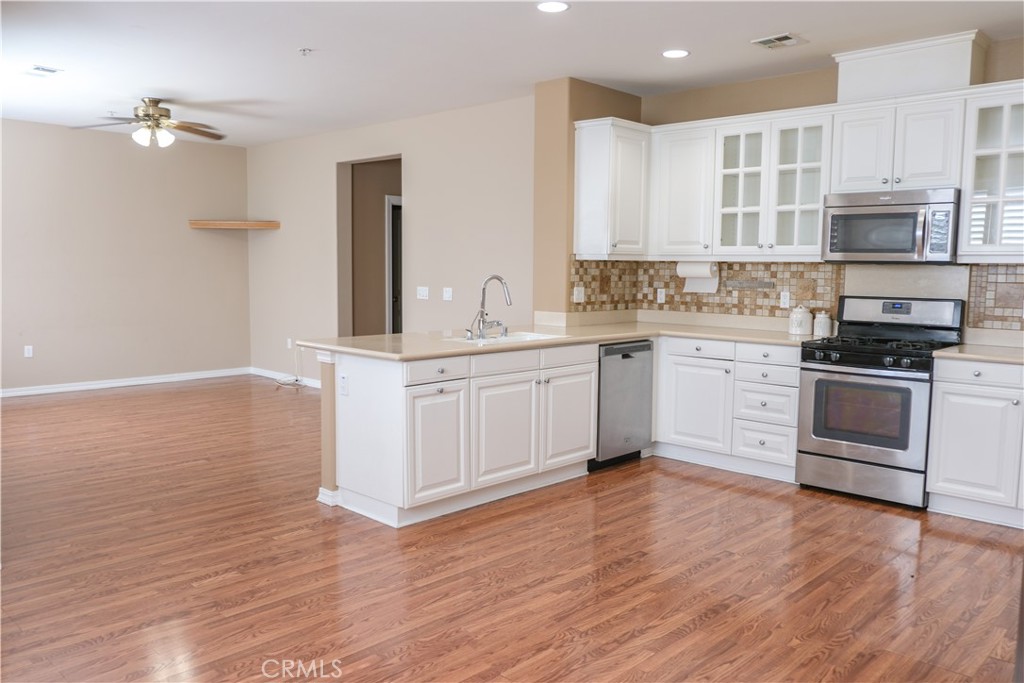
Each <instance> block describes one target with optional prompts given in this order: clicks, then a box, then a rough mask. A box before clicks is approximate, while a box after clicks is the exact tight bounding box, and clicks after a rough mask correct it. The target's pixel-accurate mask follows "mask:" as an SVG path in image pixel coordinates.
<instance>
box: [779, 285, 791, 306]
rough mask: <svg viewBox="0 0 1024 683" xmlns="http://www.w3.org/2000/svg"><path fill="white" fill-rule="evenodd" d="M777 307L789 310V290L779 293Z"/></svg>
mask: <svg viewBox="0 0 1024 683" xmlns="http://www.w3.org/2000/svg"><path fill="white" fill-rule="evenodd" d="M779 307H780V308H789V290H788V289H787V290H785V291H783V292H780V293H779Z"/></svg>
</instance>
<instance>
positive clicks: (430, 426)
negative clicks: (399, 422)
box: [405, 380, 470, 505]
mask: <svg viewBox="0 0 1024 683" xmlns="http://www.w3.org/2000/svg"><path fill="white" fill-rule="evenodd" d="M468 393H469V382H468V381H466V380H457V381H450V382H436V383H433V384H427V385H423V386H418V387H412V388H409V389H406V392H405V396H406V420H407V426H406V434H407V438H408V457H409V478H408V486H409V490H408V501H409V504H410V505H418V504H420V503H425V502H427V501H431V500H436V499H437V498H443V497H446V496H451V495H454V494H456V493H461V492H463V491H468V490H469V488H470V467H469V438H468V435H469V425H468V420H469V401H468V398H467V396H468Z"/></svg>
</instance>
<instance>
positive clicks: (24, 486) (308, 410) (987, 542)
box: [0, 377, 1024, 682]
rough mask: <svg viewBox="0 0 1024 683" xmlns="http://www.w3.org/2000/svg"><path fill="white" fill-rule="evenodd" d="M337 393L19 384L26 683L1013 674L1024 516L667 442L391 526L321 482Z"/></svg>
mask: <svg viewBox="0 0 1024 683" xmlns="http://www.w3.org/2000/svg"><path fill="white" fill-rule="evenodd" d="M318 403H319V397H318V395H317V392H316V391H315V390H309V389H304V390H302V391H301V392H296V391H294V390H291V389H278V388H277V387H276V385H275V384H274V383H273V382H272V381H270V380H266V379H262V378H256V377H243V378H229V379H220V380H204V381H197V382H189V383H181V384H171V385H159V386H150V387H135V388H127V389H116V390H108V391H92V392H81V393H76V394H57V395H50V396H41V397H25V398H14V399H7V400H4V402H3V405H2V420H3V422H2V430H3V431H2V439H3V441H2V447H3V460H2V465H3V471H2V514H3V518H2V541H3V555H2V560H3V567H2V601H0V608H2V669H0V672H2V677H3V679H4V680H5V681H9V682H10V681H158V680H159V681H163V680H170V681H231V680H256V681H261V680H262V681H266V680H278V681H284V680H298V679H316V678H317V677H318V676H319V678H320V680H335V679H338V680H346V681H385V680H397V681H428V680H430V681H455V680H472V681H506V682H507V681H611V680H640V681H682V680H718V681H781V680H796V681H818V680H830V681H831V680H845V681H883V680H884V681H969V680H976V681H1009V680H1011V678H1012V671H1013V653H1014V646H1015V642H1016V637H1017V615H1018V610H1019V608H1020V588H1021V563H1022V551H1024V539H1022V534H1021V532H1020V531H1017V530H1013V529H1007V528H1003V527H998V526H992V525H987V524H982V523H978V522H971V521H967V520H962V519H957V518H953V517H947V516H943V515H939V514H927V513H922V512H917V511H910V510H907V509H902V508H899V507H894V506H886V505H882V504H876V503H871V502H864V501H860V500H854V499H851V498H846V497H842V496H838V495H832V494H827V493H823V492H818V491H812V490H802V489H799V488H797V487H795V486H793V485H788V484H783V483H779V482H772V481H767V480H760V479H755V478H752V477H747V476H742V475H737V474H732V473H728V472H720V471H716V470H711V469H706V468H701V467H698V466H694V465H687V464H683V463H678V462H673V461H669V460H664V459H660V458H648V459H645V460H643V461H638V462H633V463H630V464H627V465H624V466H621V467H617V468H614V469H609V470H605V471H602V472H599V473H595V474H593V475H590V476H588V477H584V478H580V479H577V480H574V481H570V482H567V483H564V484H559V485H556V486H552V487H549V488H547V489H544V490H541V491H536V492H532V493H527V494H523V495H519V496H516V497H513V498H509V499H505V500H502V501H499V502H496V503H492V504H490V505H486V506H483V507H480V508H476V509H474V510H469V511H465V512H461V513H456V514H453V515H450V516H447V517H444V518H441V519H437V520H433V521H430V522H425V523H422V524H419V525H415V526H412V527H408V528H405V529H400V530H395V529H391V528H388V527H385V526H383V525H380V524H377V523H375V522H372V521H369V520H367V519H364V518H362V517H360V516H358V515H355V514H353V513H350V512H347V511H345V510H342V509H340V508H328V507H325V506H322V505H319V504H318V503H316V502H315V501H314V498H315V496H316V493H317V487H318V485H319V473H318V467H319V436H318V429H319V407H318ZM366 457H368V458H372V457H373V453H367V454H366ZM339 670H340V677H336V676H335V674H336V673H338V672H339Z"/></svg>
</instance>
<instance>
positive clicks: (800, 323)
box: [789, 306, 811, 334]
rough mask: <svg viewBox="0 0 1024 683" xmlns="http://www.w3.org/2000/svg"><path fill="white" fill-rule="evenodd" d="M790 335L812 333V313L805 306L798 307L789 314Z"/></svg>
mask: <svg viewBox="0 0 1024 683" xmlns="http://www.w3.org/2000/svg"><path fill="white" fill-rule="evenodd" d="M789 333H790V334H810V333H811V312H810V311H808V310H807V308H805V307H804V306H797V307H796V308H794V309H793V310H791V311H790V312H789Z"/></svg>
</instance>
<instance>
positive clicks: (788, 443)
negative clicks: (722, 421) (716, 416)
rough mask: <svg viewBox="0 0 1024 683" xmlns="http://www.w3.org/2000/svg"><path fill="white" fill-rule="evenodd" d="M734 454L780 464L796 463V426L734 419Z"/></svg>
mask: <svg viewBox="0 0 1024 683" xmlns="http://www.w3.org/2000/svg"><path fill="white" fill-rule="evenodd" d="M732 454H733V455H737V456H740V457H742V458H753V459H754V460H767V461H768V462H774V463H778V464H780V465H794V464H795V463H796V427H780V426H779V425H770V424H764V423H761V422H749V421H747V420H733V423H732Z"/></svg>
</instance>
